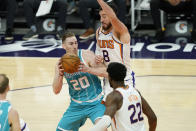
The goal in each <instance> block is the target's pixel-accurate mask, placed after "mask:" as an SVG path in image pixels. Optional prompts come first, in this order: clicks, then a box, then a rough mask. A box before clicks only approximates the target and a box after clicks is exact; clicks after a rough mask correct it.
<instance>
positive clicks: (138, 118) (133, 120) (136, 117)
mask: <svg viewBox="0 0 196 131" xmlns="http://www.w3.org/2000/svg"><path fill="white" fill-rule="evenodd" d="M128 110H129V111H131V110H132V114H131V116H130V121H131V124H134V123H136V122H138V121H143V120H144V118H143V117H142V107H141V104H140V103H139V102H138V103H136V105H135V104H132V105H130V106H129V107H128ZM138 111H139V112H138Z"/></svg>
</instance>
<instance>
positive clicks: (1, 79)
mask: <svg viewBox="0 0 196 131" xmlns="http://www.w3.org/2000/svg"><path fill="white" fill-rule="evenodd" d="M8 91H9V79H8V77H7V76H6V75H5V74H0V94H4V93H6V92H8Z"/></svg>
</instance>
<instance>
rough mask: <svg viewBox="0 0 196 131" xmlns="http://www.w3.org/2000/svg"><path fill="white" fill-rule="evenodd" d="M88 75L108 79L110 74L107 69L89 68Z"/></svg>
mask: <svg viewBox="0 0 196 131" xmlns="http://www.w3.org/2000/svg"><path fill="white" fill-rule="evenodd" d="M88 73H90V74H93V75H96V76H100V77H105V78H108V73H107V72H106V68H104V67H100V68H89V70H88Z"/></svg>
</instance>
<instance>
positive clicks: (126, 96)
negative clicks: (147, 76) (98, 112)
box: [112, 87, 145, 131]
mask: <svg viewBox="0 0 196 131" xmlns="http://www.w3.org/2000/svg"><path fill="white" fill-rule="evenodd" d="M116 90H117V91H119V92H120V93H121V95H122V96H123V104H122V106H121V108H120V109H119V110H118V111H117V112H116V114H115V116H114V122H113V124H112V128H113V129H114V130H116V131H145V125H144V117H143V112H142V103H141V96H140V94H139V93H138V91H137V90H136V89H135V88H132V87H129V88H127V89H123V88H117V89H116Z"/></svg>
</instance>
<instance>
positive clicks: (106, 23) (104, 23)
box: [99, 2, 117, 31]
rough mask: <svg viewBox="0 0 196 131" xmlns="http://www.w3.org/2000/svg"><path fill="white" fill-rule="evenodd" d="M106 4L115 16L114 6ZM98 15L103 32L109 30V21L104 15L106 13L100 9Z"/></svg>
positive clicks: (111, 3)
mask: <svg viewBox="0 0 196 131" xmlns="http://www.w3.org/2000/svg"><path fill="white" fill-rule="evenodd" d="M107 4H108V5H109V6H110V7H111V8H112V9H113V11H114V12H115V14H117V7H116V5H115V4H114V3H113V2H109V3H107ZM99 15H100V21H101V25H102V28H103V29H104V30H105V31H107V30H109V29H111V27H112V24H111V21H110V19H109V17H108V16H107V15H106V13H105V12H104V11H103V10H102V8H100V10H99Z"/></svg>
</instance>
